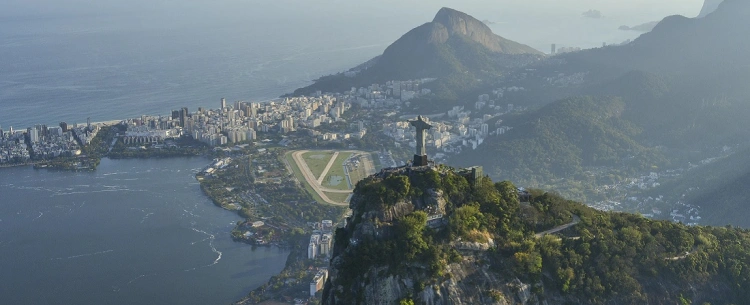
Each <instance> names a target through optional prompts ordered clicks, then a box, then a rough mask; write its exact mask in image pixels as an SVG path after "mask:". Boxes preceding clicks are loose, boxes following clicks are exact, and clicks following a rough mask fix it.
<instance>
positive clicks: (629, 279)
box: [322, 166, 750, 305]
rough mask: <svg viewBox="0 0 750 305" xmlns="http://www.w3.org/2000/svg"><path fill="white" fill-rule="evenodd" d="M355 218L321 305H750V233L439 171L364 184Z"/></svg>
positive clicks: (394, 174)
mask: <svg viewBox="0 0 750 305" xmlns="http://www.w3.org/2000/svg"><path fill="white" fill-rule="evenodd" d="M519 195H521V198H524V200H523V201H524V203H521V202H520V201H521V200H519ZM350 207H351V209H352V211H353V213H352V216H351V217H350V218H349V219H348V222H347V225H346V226H345V227H344V228H340V229H338V230H337V231H336V235H335V238H334V239H335V244H334V252H333V258H332V260H331V267H330V277H329V280H328V282H327V283H326V287H325V289H324V291H323V296H322V297H323V299H322V303H323V304H410V302H413V303H415V304H435V305H442V304H565V303H570V304H644V303H648V304H676V303H679V302H693V303H694V304H695V303H697V304H701V303H703V302H712V303H714V304H716V303H718V304H725V303H736V304H741V303H743V302H744V300H747V299H750V289H749V288H750V268H749V267H750V251H749V250H750V234H749V233H748V231H744V230H739V229H733V228H710V227H686V226H683V225H681V224H675V223H671V222H662V221H651V220H648V219H645V218H643V217H640V216H637V215H628V214H616V213H605V212H599V211H595V210H593V209H590V208H587V207H585V206H583V205H581V204H578V203H575V202H571V201H567V200H564V199H562V198H560V197H559V196H556V195H553V194H548V193H544V192H541V191H530V192H529V193H519V192H518V190H517V189H516V188H515V186H513V185H512V184H511V183H509V182H500V183H493V182H492V181H490V180H489V179H488V178H486V177H481V176H477V175H476V174H475V173H472V171H456V170H454V169H451V168H447V167H443V166H437V167H417V168H409V167H403V168H396V169H386V170H383V171H381V173H379V174H377V175H374V176H372V177H369V178H367V179H365V180H363V181H362V182H360V183H358V185H357V187H356V190H355V195H354V197H353V198H352V201H351V204H350ZM556 228H557V229H559V231H558V230H556ZM539 232H545V233H547V234H537V233H539Z"/></svg>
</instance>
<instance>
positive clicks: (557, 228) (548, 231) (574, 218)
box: [535, 215, 581, 238]
mask: <svg viewBox="0 0 750 305" xmlns="http://www.w3.org/2000/svg"><path fill="white" fill-rule="evenodd" d="M579 222H581V218H580V217H578V215H573V221H572V222H570V223H568V224H564V225H561V226H557V227H554V228H552V229H550V230H547V231H544V232H539V233H536V235H535V236H536V238H542V236H544V235H547V234H555V233H557V232H560V231H562V230H565V229H567V228H570V227H572V226H575V225H577V224H578V223H579Z"/></svg>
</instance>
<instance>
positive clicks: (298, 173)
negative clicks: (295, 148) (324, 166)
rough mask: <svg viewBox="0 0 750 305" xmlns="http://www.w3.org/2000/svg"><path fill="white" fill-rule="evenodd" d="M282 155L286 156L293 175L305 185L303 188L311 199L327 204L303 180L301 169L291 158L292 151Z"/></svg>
mask: <svg viewBox="0 0 750 305" xmlns="http://www.w3.org/2000/svg"><path fill="white" fill-rule="evenodd" d="M284 157H285V158H286V161H287V162H288V163H289V166H290V167H291V168H292V172H294V177H296V178H297V180H298V181H299V182H300V183H301V184H302V185H303V186H304V187H305V190H306V191H307V193H308V194H310V195H311V196H312V197H313V199H315V201H317V202H318V203H322V204H328V203H327V202H325V201H324V200H323V198H320V196H318V193H316V192H315V190H313V188H312V187H310V185H309V184H307V180H305V176H304V175H302V170H300V169H299V167H298V166H297V163H295V162H294V158H292V153H291V152H290V153H287V154H286V155H285V156H284Z"/></svg>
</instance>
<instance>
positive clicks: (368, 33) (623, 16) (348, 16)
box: [0, 0, 703, 50]
mask: <svg viewBox="0 0 750 305" xmlns="http://www.w3.org/2000/svg"><path fill="white" fill-rule="evenodd" d="M0 1H2V2H3V5H2V6H3V9H2V10H0V25H2V21H3V19H6V20H12V19H15V20H19V19H20V20H27V19H28V22H37V21H46V20H48V19H50V18H56V19H57V18H66V19H69V20H70V23H71V24H77V23H81V21H80V20H81V19H84V18H96V19H98V21H97V22H98V23H96V24H95V25H94V26H89V24H86V25H80V26H79V27H80V28H79V29H78V30H91V29H92V28H96V27H110V28H111V27H115V26H116V24H117V22H120V23H123V24H124V23H125V22H130V23H129V24H128V25H127V26H128V27H133V25H134V24H135V25H136V26H137V27H140V28H142V29H149V28H151V29H170V28H171V29H188V28H201V29H210V28H211V27H213V26H216V20H219V19H221V20H222V21H221V22H222V23H224V24H226V23H232V24H237V26H243V27H263V28H264V29H265V30H266V31H268V33H269V34H271V35H273V34H278V35H286V34H285V33H289V31H295V30H296V31H299V32H305V35H307V36H310V35H313V36H324V35H326V36H327V35H332V36H341V39H357V40H362V42H361V43H358V44H369V43H372V44H378V45H381V44H382V45H384V46H383V48H384V47H385V45H387V44H389V43H390V42H393V41H394V40H395V39H397V38H398V37H400V36H401V35H402V34H404V33H406V32H407V31H408V30H410V29H412V28H414V27H416V26H419V25H421V24H422V23H424V22H428V21H430V20H431V19H432V17H433V16H434V15H435V13H436V12H437V11H438V10H439V9H440V8H441V7H443V6H447V7H451V8H454V9H457V10H460V11H464V12H466V13H468V14H470V15H472V16H474V17H476V18H478V19H480V20H485V19H486V20H490V21H493V22H496V24H495V25H493V26H492V30H493V31H494V32H495V33H496V34H498V35H501V36H504V37H506V38H509V39H513V40H517V41H519V42H522V43H526V44H529V45H532V46H533V47H535V48H538V49H545V50H546V49H547V48H548V45H549V44H550V43H557V44H558V45H559V46H580V47H593V46H597V45H601V42H602V41H604V42H607V43H619V42H622V41H624V40H626V39H633V38H635V37H637V35H638V34H639V33H635V32H631V33H624V32H623V31H618V30H617V28H618V27H619V26H621V25H629V26H634V25H638V24H641V23H645V22H650V21H656V20H661V19H662V18H664V17H666V16H669V15H675V14H680V15H684V16H687V17H694V16H696V15H698V13H699V11H700V9H701V6H702V4H703V1H702V0H627V1H623V0H378V1H371V0H66V1H59V0H0ZM590 9H595V10H599V11H601V13H602V18H600V19H596V20H594V19H591V18H584V17H582V13H583V12H585V11H588V10H590ZM109 19H112V21H111V22H110V20H109ZM115 19H118V20H115ZM72 26H75V25H72ZM86 26H88V28H85V27H86ZM281 28H284V29H281ZM48 30H51V31H54V30H57V29H55V28H49V29H48ZM2 32H3V29H1V28H0V34H2ZM217 34H220V33H217ZM352 35H359V36H361V37H363V38H364V39H360V37H358V38H350V37H351V36H352Z"/></svg>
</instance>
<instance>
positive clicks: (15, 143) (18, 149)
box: [0, 127, 31, 164]
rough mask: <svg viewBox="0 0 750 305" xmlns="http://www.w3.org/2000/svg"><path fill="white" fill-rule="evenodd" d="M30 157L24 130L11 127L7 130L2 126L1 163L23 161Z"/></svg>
mask: <svg viewBox="0 0 750 305" xmlns="http://www.w3.org/2000/svg"><path fill="white" fill-rule="evenodd" d="M30 159H31V155H30V154H29V148H28V146H27V145H26V141H25V140H24V133H23V131H16V130H13V127H11V128H10V131H8V132H5V131H3V130H2V128H0V164H2V163H22V162H27V161H29V160H30Z"/></svg>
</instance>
